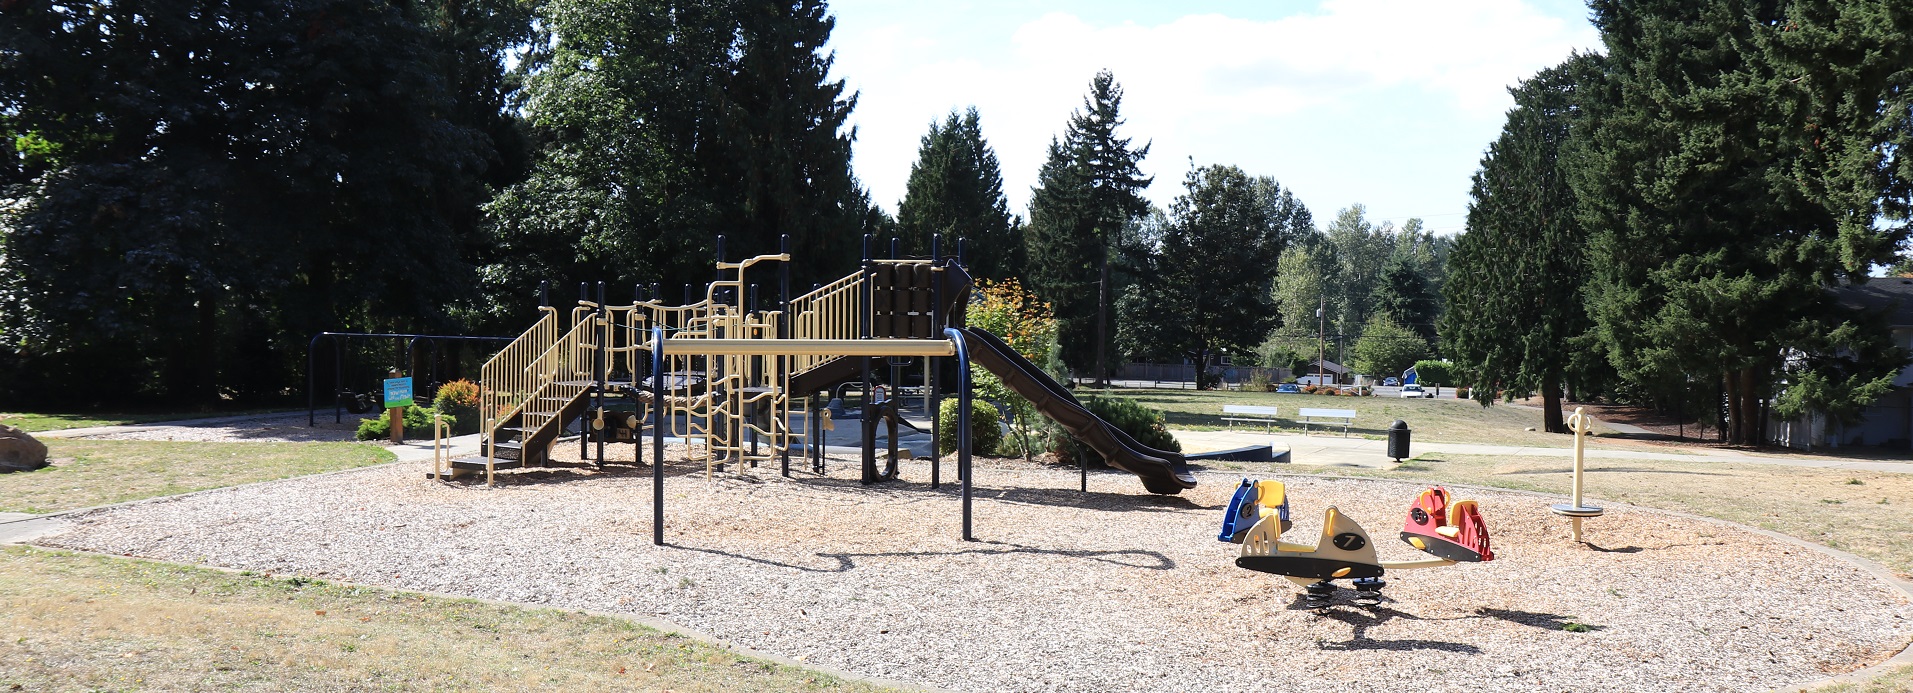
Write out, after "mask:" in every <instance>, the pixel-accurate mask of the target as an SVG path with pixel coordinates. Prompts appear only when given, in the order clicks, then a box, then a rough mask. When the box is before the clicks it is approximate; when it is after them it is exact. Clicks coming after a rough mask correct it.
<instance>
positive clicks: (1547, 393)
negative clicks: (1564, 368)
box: [1541, 375, 1569, 433]
mask: <svg viewBox="0 0 1913 693" xmlns="http://www.w3.org/2000/svg"><path fill="white" fill-rule="evenodd" d="M1541 425H1542V426H1543V427H1544V430H1546V431H1547V432H1549V433H1567V432H1569V431H1568V423H1567V421H1566V420H1565V419H1564V418H1563V417H1562V416H1561V383H1560V377H1559V376H1555V375H1549V376H1548V377H1547V379H1546V380H1544V381H1542V383H1541Z"/></svg>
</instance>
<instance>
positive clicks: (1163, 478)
mask: <svg viewBox="0 0 1913 693" xmlns="http://www.w3.org/2000/svg"><path fill="white" fill-rule="evenodd" d="M958 329H960V330H962V331H963V336H964V342H965V346H968V347H969V351H970V360H971V361H972V362H974V363H977V364H980V365H982V366H983V367H984V368H987V369H989V370H990V372H991V373H995V374H996V377H997V378H1000V379H1002V381H1003V384H1004V385H1007V386H1009V388H1010V389H1011V390H1015V391H1016V394H1019V395H1022V396H1023V398H1024V399H1027V400H1029V401H1030V403H1031V404H1033V405H1035V406H1036V410H1037V411H1040V412H1042V413H1043V415H1044V416H1047V417H1049V418H1050V420H1052V421H1055V422H1056V423H1059V424H1062V426H1063V428H1066V429H1069V432H1070V434H1071V435H1074V436H1076V438H1077V439H1078V440H1081V441H1083V442H1084V443H1086V444H1088V445H1089V447H1090V448H1092V449H1094V450H1095V451H1096V452H1097V454H1100V455H1102V456H1103V460H1104V461H1107V462H1108V463H1109V464H1110V465H1111V466H1114V467H1116V468H1117V469H1121V470H1123V471H1125V472H1129V473H1131V474H1135V475H1136V476H1137V477H1140V478H1141V479H1142V485H1143V488H1146V489H1149V492H1150V493H1164V494H1173V493H1181V492H1182V490H1183V489H1186V488H1195V487H1196V477H1195V476H1194V475H1191V474H1190V473H1189V469H1188V463H1187V462H1185V461H1184V460H1183V458H1182V455H1181V454H1180V453H1174V452H1169V451H1166V450H1157V449H1155V448H1152V447H1149V446H1146V445H1143V444H1142V443H1140V442H1137V441H1136V439H1135V438H1133V437H1130V435H1129V434H1127V433H1124V432H1123V431H1122V429H1120V428H1117V427H1115V426H1112V425H1110V424H1109V423H1108V422H1106V421H1103V420H1102V419H1100V418H1097V416H1096V415H1095V414H1093V413H1090V411H1089V410H1088V409H1085V408H1083V403H1082V402H1079V401H1077V399H1076V396H1075V395H1072V394H1070V393H1069V390H1067V389H1064V388H1063V386H1062V385H1061V384H1059V383H1057V382H1056V381H1055V380H1053V379H1051V378H1050V377H1049V375H1048V374H1046V373H1044V372H1043V370H1042V369H1040V368H1037V367H1036V365H1035V364H1032V363H1030V362H1029V359H1025V358H1023V355H1022V354H1019V353H1016V350H1015V349H1011V348H1010V346H1009V345H1008V344H1004V343H1003V340H1001V339H998V338H997V337H996V335H993V334H990V333H989V331H987V330H982V329H978V328H975V327H963V328H958Z"/></svg>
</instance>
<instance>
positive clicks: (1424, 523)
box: [1216, 479, 1495, 609]
mask: <svg viewBox="0 0 1913 693" xmlns="http://www.w3.org/2000/svg"><path fill="white" fill-rule="evenodd" d="M1292 526H1293V523H1291V522H1290V521H1289V495H1288V490H1287V488H1286V487H1284V486H1283V484H1282V482H1280V481H1251V480H1249V479H1243V480H1242V485H1241V486H1238V487H1236V491H1235V496H1234V497H1233V498H1231V499H1230V500H1229V510H1228V516H1226V517H1224V518H1223V519H1222V533H1221V534H1219V535H1217V536H1216V539H1218V540H1220V541H1226V542H1231V543H1236V544H1241V545H1242V553H1241V555H1239V556H1237V557H1236V559H1235V564H1236V565H1237V566H1238V567H1242V568H1247V569H1249V570H1254V571H1258V572H1263V573H1273V574H1276V575H1280V576H1283V577H1286V578H1288V579H1289V580H1290V581H1291V582H1294V583H1295V584H1298V585H1301V586H1302V587H1303V589H1305V590H1306V596H1305V597H1304V598H1303V606H1304V607H1306V608H1311V609H1320V608H1323V607H1326V606H1328V605H1329V604H1330V603H1332V602H1333V601H1334V596H1335V589H1336V588H1335V583H1334V581H1335V580H1340V579H1347V580H1350V581H1351V582H1352V584H1353V586H1354V588H1355V590H1356V595H1355V601H1357V602H1358V603H1367V604H1374V603H1379V602H1380V600H1381V589H1382V588H1383V587H1384V586H1386V585H1387V584H1388V583H1387V582H1386V581H1384V580H1382V574H1383V573H1384V572H1386V571H1388V570H1409V569H1414V568H1439V567H1443V566H1451V565H1454V564H1456V563H1460V562H1468V563H1478V562H1482V561H1491V560H1494V557H1495V556H1494V551H1492V550H1491V549H1490V548H1489V546H1488V525H1487V524H1486V523H1484V522H1483V521H1482V519H1481V510H1480V508H1479V507H1477V506H1476V504H1475V502H1474V501H1467V500H1464V501H1451V500H1450V499H1449V496H1448V490H1447V489H1444V488H1442V487H1440V486H1436V487H1434V488H1431V489H1428V490H1426V491H1422V492H1421V494H1420V495H1418V496H1416V498H1415V502H1414V504H1413V505H1411V506H1409V508H1408V520H1407V522H1406V523H1405V524H1404V525H1403V526H1402V532H1401V538H1402V541H1404V542H1407V544H1408V545H1409V546H1413V547H1415V548H1416V549H1417V550H1420V551H1422V552H1424V553H1427V554H1429V555H1430V556H1432V557H1431V558H1426V559H1421V560H1414V561H1383V560H1380V559H1379V558H1377V557H1376V555H1375V543H1374V541H1372V540H1371V539H1369V536H1368V532H1367V531H1366V530H1364V529H1362V526H1361V525H1359V524H1356V522H1355V520H1354V519H1352V518H1350V517H1348V516H1347V515H1344V514H1342V511H1341V510H1339V509H1337V508H1336V507H1335V506H1329V508H1328V509H1327V510H1326V511H1324V513H1323V517H1322V536H1321V539H1320V540H1319V541H1318V542H1317V543H1316V544H1315V545H1314V546H1307V545H1303V544H1291V543H1288V542H1285V541H1282V539H1281V537H1282V533H1283V532H1286V531H1288V530H1289V528H1290V527H1292Z"/></svg>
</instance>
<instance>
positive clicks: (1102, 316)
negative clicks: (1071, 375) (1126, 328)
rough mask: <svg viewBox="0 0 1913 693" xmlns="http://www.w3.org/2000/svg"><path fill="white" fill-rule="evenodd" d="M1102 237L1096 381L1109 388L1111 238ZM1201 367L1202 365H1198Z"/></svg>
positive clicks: (1098, 282) (1097, 301)
mask: <svg viewBox="0 0 1913 693" xmlns="http://www.w3.org/2000/svg"><path fill="white" fill-rule="evenodd" d="M1098 237H1099V238H1102V241H1103V242H1102V246H1103V248H1102V250H1103V254H1102V263H1101V264H1102V268H1101V270H1100V272H1099V278H1098V279H1097V281H1096V295H1097V300H1096V383H1097V386H1098V387H1100V388H1102V389H1105V390H1107V389H1109V368H1108V367H1107V366H1106V365H1105V364H1106V363H1107V362H1106V361H1104V360H1103V354H1104V350H1105V349H1107V348H1108V347H1107V345H1108V344H1109V334H1108V331H1109V327H1108V325H1109V239H1108V238H1106V237H1103V236H1101V234H1098ZM1197 367H1198V368H1200V367H1201V366H1197Z"/></svg>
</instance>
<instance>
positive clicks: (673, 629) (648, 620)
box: [33, 467, 944, 693]
mask: <svg viewBox="0 0 1913 693" xmlns="http://www.w3.org/2000/svg"><path fill="white" fill-rule="evenodd" d="M360 469H366V467H360ZM228 488H238V487H236V486H232V487H228ZM167 497H168V498H177V497H178V496H167ZM101 507H109V506H101ZM33 548H34V549H36V550H40V551H49V552H55V553H70V554H76V555H82V556H99V557H102V558H111V559H115V560H122V561H140V562H143V563H155V564H159V565H171V566H180V567H184V568H196V569H200V570H211V571H214V572H220V573H226V574H229V575H239V574H241V573H243V572H247V571H243V570H240V569H238V568H227V567H225V566H217V565H202V564H198V563H183V562H180V561H167V560H162V559H158V558H146V557H144V556H122V555H119V554H111V553H102V552H99V551H88V550H85V549H68V548H53V547H44V546H35V547H33ZM253 572H257V571H253ZM273 575H274V576H275V577H276V576H282V575H297V574H296V573H274V574H273ZM301 577H304V576H301ZM311 579H313V580H315V581H323V582H325V583H326V584H328V585H339V586H341V587H351V588H357V589H368V590H377V591H380V592H387V593H394V594H416V595H420V596H426V597H432V598H435V599H443V600H447V601H466V602H477V603H480V604H489V605H492V606H499V607H507V608H513V609H545V610H550V611H557V612H562V613H572V614H582V615H585V616H597V617H601V618H610V619H617V620H620V621H628V622H631V623H635V624H638V625H640V626H644V627H646V628H650V629H652V630H655V631H659V632H661V633H663V634H664V635H666V636H678V637H682V638H685V639H688V640H695V641H698V642H701V643H704V644H706V645H710V646H712V647H717V648H721V649H725V650H730V651H732V652H736V653H738V654H740V655H743V656H746V657H750V658H752V659H761V660H766V661H770V662H774V663H777V664H782V665H784V666H788V667H792V668H796V669H804V670H808V671H815V672H819V673H823V674H828V675H830V676H834V677H837V678H840V679H844V680H846V681H856V682H861V683H868V684H871V685H875V686H883V687H886V688H897V689H902V690H906V691H924V692H926V693H942V691H943V690H944V689H941V688H930V687H926V686H921V685H918V684H914V683H906V682H903V681H891V680H889V679H882V678H877V677H874V676H863V675H859V674H853V673H850V672H847V671H842V670H839V669H836V668H834V667H829V666H823V665H819V664H812V663H809V662H800V661H797V660H795V659H791V658H789V657H785V656H783V655H780V654H775V653H771V652H766V651H763V650H759V649H755V648H751V647H746V646H743V645H738V644H736V643H733V642H730V641H728V640H725V639H723V638H719V637H717V636H714V635H711V634H710V633H706V632H704V631H701V630H697V629H695V628H690V627H687V626H684V625H681V624H677V623H673V622H671V621H667V620H665V619H661V618H657V617H655V616H639V615H636V614H620V613H614V612H609V611H598V610H596V609H565V608H560V607H555V606H540V605H537V604H520V603H518V602H508V601H502V600H498V599H486V598H483V597H473V596H468V595H463V594H450V593H447V592H435V591H432V590H418V589H406V588H402V587H392V586H390V585H381V584H378V583H366V582H353V581H350V580H338V579H334V578H329V577H327V578H311Z"/></svg>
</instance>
